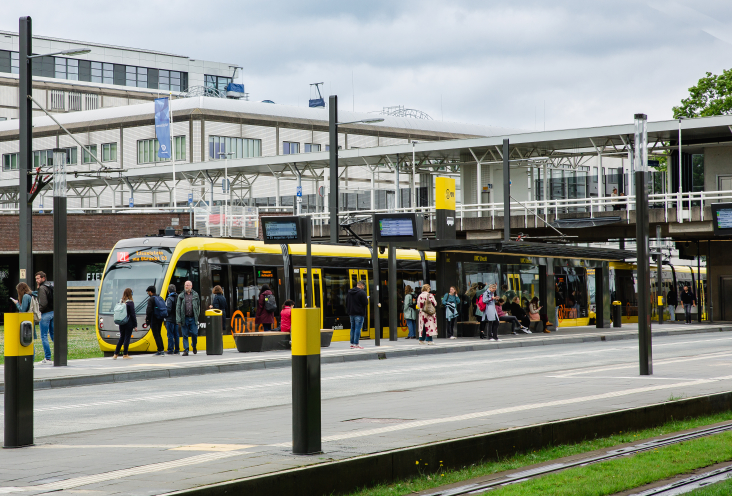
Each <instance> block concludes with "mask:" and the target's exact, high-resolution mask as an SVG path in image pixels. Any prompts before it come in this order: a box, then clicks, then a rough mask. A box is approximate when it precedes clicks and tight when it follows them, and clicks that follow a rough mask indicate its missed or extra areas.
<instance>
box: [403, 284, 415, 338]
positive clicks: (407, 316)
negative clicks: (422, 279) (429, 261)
mask: <svg viewBox="0 0 732 496" xmlns="http://www.w3.org/2000/svg"><path fill="white" fill-rule="evenodd" d="M413 291H414V290H413V289H412V286H410V285H408V284H407V287H406V288H404V293H405V295H404V320H406V321H407V329H409V333H408V334H407V339H417V308H416V307H415V305H416V304H417V297H416V296H414V294H412V292H413Z"/></svg>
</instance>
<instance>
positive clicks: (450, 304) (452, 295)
mask: <svg viewBox="0 0 732 496" xmlns="http://www.w3.org/2000/svg"><path fill="white" fill-rule="evenodd" d="M458 303H460V298H459V297H458V295H457V289H455V286H450V291H449V292H448V293H445V296H443V297H442V304H443V305H445V335H446V336H447V339H455V336H454V334H455V321H457V316H458Z"/></svg>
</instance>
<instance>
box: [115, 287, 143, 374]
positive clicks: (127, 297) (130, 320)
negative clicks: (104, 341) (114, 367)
mask: <svg viewBox="0 0 732 496" xmlns="http://www.w3.org/2000/svg"><path fill="white" fill-rule="evenodd" d="M120 302H121V303H124V304H125V308H126V310H127V322H125V323H124V324H120V325H119V339H118V340H117V347H116V348H115V350H114V356H113V357H112V359H114V360H117V357H118V356H119V350H120V349H121V348H122V345H124V353H125V354H124V355H122V358H126V359H128V360H129V359H130V358H132V357H130V355H129V354H128V353H129V348H130V338H131V337H132V331H136V330H137V315H136V314H135V303H134V302H133V301H132V289H131V288H127V289H125V290H124V291H123V292H122V299H121V300H120Z"/></svg>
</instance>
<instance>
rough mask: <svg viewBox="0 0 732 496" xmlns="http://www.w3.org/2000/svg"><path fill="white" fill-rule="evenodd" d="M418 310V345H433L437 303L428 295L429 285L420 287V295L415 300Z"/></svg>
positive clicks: (435, 332) (430, 294) (435, 330)
mask: <svg viewBox="0 0 732 496" xmlns="http://www.w3.org/2000/svg"><path fill="white" fill-rule="evenodd" d="M417 308H418V309H419V344H425V343H427V344H435V342H434V341H432V337H433V336H437V301H436V300H435V297H434V295H432V293H430V285H429V284H425V285H424V286H422V294H420V295H419V298H417Z"/></svg>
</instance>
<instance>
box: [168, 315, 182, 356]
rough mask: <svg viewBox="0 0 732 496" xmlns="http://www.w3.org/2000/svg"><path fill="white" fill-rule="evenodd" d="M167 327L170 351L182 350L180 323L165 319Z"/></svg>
mask: <svg viewBox="0 0 732 496" xmlns="http://www.w3.org/2000/svg"><path fill="white" fill-rule="evenodd" d="M165 328H166V329H167V330H168V351H170V352H176V351H180V349H179V346H180V343H178V338H179V337H180V331H179V330H178V324H176V323H175V322H173V321H165Z"/></svg>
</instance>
